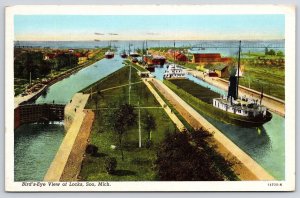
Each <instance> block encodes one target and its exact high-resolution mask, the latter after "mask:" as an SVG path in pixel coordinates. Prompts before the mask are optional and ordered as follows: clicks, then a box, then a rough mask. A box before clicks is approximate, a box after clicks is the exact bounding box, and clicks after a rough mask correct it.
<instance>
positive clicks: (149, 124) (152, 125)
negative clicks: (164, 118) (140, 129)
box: [143, 112, 156, 141]
mask: <svg viewBox="0 0 300 198" xmlns="http://www.w3.org/2000/svg"><path fill="white" fill-rule="evenodd" d="M143 123H144V129H145V131H147V133H148V141H151V137H152V131H153V130H155V129H156V122H155V118H154V117H153V115H152V114H150V113H148V112H147V113H146V115H145V117H144V119H143Z"/></svg>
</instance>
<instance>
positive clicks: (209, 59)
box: [192, 53, 232, 64]
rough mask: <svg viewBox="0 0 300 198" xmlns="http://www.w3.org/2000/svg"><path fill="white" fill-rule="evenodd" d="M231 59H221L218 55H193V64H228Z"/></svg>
mask: <svg viewBox="0 0 300 198" xmlns="http://www.w3.org/2000/svg"><path fill="white" fill-rule="evenodd" d="M231 61H232V59H231V58H230V57H221V54H220V53H194V54H193V59H192V62H193V63H200V64H206V63H229V62H231Z"/></svg>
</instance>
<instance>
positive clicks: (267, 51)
mask: <svg viewBox="0 0 300 198" xmlns="http://www.w3.org/2000/svg"><path fill="white" fill-rule="evenodd" d="M268 54H269V49H268V48H267V47H266V48H265V55H268Z"/></svg>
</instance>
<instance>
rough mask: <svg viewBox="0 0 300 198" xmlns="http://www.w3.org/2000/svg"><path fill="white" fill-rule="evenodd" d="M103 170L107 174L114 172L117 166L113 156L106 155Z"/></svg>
mask: <svg viewBox="0 0 300 198" xmlns="http://www.w3.org/2000/svg"><path fill="white" fill-rule="evenodd" d="M104 166H105V170H106V172H107V173H108V174H112V173H114V172H115V170H116V168H117V160H116V158H114V157H107V158H105V161H104Z"/></svg>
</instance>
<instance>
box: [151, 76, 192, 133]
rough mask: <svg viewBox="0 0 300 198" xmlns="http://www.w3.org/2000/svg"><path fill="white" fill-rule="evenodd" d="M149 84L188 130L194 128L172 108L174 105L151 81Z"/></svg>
mask: <svg viewBox="0 0 300 198" xmlns="http://www.w3.org/2000/svg"><path fill="white" fill-rule="evenodd" d="M149 84H150V85H151V86H152V87H153V89H154V90H155V91H156V92H157V94H158V95H159V96H160V97H161V98H162V99H163V101H164V102H165V103H166V104H167V105H168V106H169V107H170V109H171V110H172V112H173V113H174V114H175V115H176V116H177V118H178V119H179V120H180V121H181V122H182V124H183V125H184V126H185V128H187V130H188V131H193V130H194V128H193V127H192V126H191V125H190V124H189V123H188V122H187V121H186V120H185V119H184V118H183V117H182V116H181V114H180V113H179V112H178V111H177V110H176V109H175V108H174V106H173V105H172V104H171V103H170V102H169V101H168V100H167V99H166V98H165V97H164V96H163V95H162V94H161V93H160V91H159V90H158V89H157V88H156V87H155V86H154V85H153V83H152V82H149Z"/></svg>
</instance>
